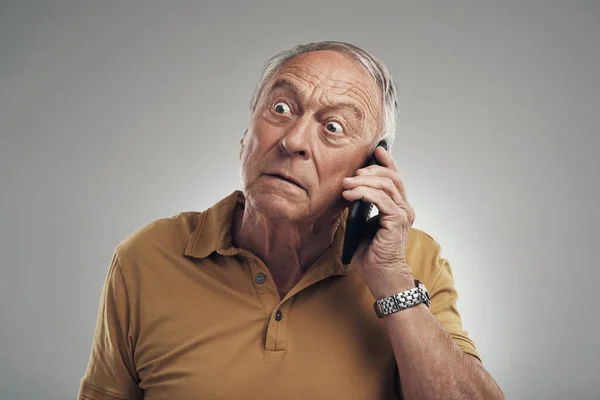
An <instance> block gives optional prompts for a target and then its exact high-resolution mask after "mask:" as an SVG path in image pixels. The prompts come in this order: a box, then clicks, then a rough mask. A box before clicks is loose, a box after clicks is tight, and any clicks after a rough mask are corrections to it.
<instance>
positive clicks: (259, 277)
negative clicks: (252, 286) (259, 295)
mask: <svg viewBox="0 0 600 400" xmlns="http://www.w3.org/2000/svg"><path fill="white" fill-rule="evenodd" d="M266 279H267V277H266V276H265V274H263V273H262V272H259V273H258V274H256V276H255V277H254V282H256V283H258V284H259V285H262V284H263V283H265V280H266Z"/></svg>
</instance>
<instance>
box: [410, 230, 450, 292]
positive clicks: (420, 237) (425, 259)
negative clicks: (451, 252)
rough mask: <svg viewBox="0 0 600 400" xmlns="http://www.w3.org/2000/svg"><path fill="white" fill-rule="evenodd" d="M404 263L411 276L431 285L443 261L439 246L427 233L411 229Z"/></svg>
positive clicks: (426, 284)
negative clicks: (406, 264)
mask: <svg viewBox="0 0 600 400" xmlns="http://www.w3.org/2000/svg"><path fill="white" fill-rule="evenodd" d="M406 261H407V262H408V265H410V267H411V270H412V272H413V275H414V277H415V278H416V279H419V280H420V281H421V282H423V283H424V284H425V286H428V285H429V286H430V285H432V284H433V283H434V282H435V280H436V278H437V276H438V275H439V273H440V269H441V267H442V266H443V264H444V262H445V260H444V259H442V258H441V246H440V244H439V243H438V242H437V241H436V240H435V239H434V238H433V237H432V236H431V235H429V234H428V233H426V232H424V231H422V230H419V229H416V228H412V229H411V230H410V231H409V234H408V242H407V243H406Z"/></svg>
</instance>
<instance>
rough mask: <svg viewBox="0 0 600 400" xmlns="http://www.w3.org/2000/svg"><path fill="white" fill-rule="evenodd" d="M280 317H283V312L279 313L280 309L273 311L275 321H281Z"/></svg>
mask: <svg viewBox="0 0 600 400" xmlns="http://www.w3.org/2000/svg"><path fill="white" fill-rule="evenodd" d="M281 318H283V314H282V313H281V311H279V310H277V312H276V313H275V321H281Z"/></svg>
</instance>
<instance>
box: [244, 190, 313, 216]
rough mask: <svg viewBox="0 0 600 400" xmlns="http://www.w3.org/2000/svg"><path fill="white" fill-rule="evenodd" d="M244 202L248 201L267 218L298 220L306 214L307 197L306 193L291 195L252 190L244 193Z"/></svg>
mask: <svg viewBox="0 0 600 400" xmlns="http://www.w3.org/2000/svg"><path fill="white" fill-rule="evenodd" d="M246 202H247V203H250V205H251V206H252V208H254V210H255V211H257V212H259V213H260V214H263V215H264V216H266V217H268V218H275V219H279V218H283V219H288V220H298V219H302V218H303V217H306V216H307V213H308V198H307V197H306V195H304V196H299V195H295V196H294V195H292V194H290V193H278V192H272V191H269V192H263V191H259V192H254V191H252V190H251V191H250V192H249V193H247V194H246Z"/></svg>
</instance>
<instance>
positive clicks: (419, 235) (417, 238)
mask: <svg viewBox="0 0 600 400" xmlns="http://www.w3.org/2000/svg"><path fill="white" fill-rule="evenodd" d="M406 250H407V252H408V251H410V252H413V253H415V252H416V253H423V252H425V253H431V252H440V251H441V246H440V244H439V243H438V242H436V240H435V239H434V238H433V237H431V235H429V234H428V233H426V232H424V231H422V230H420V229H416V228H411V230H410V231H409V232H408V243H407V244H406Z"/></svg>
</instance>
